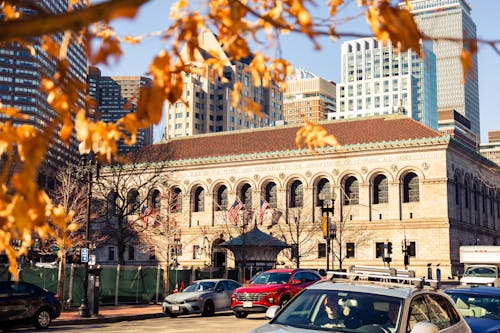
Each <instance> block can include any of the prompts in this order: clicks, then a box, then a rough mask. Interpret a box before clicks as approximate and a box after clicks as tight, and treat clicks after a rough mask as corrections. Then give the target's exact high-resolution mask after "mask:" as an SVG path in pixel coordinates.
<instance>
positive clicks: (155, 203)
mask: <svg viewBox="0 0 500 333" xmlns="http://www.w3.org/2000/svg"><path fill="white" fill-rule="evenodd" d="M149 200H150V201H149V207H151V208H153V209H155V210H159V209H160V205H161V203H160V201H161V194H160V191H159V190H157V189H155V190H153V191H152V192H151V195H150V197H149Z"/></svg>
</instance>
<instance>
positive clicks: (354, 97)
mask: <svg viewBox="0 0 500 333" xmlns="http://www.w3.org/2000/svg"><path fill="white" fill-rule="evenodd" d="M423 51H424V54H425V57H424V58H423V59H420V58H419V57H418V56H417V54H416V53H415V52H413V51H410V50H409V51H407V52H397V51H396V50H395V49H394V48H393V46H392V45H391V44H390V43H389V44H387V45H384V44H383V43H382V42H380V41H378V40H376V39H375V38H362V39H357V40H353V41H349V42H345V43H343V44H342V47H341V57H342V59H341V62H342V82H341V83H339V84H338V85H337V101H338V110H337V112H335V113H333V114H331V117H330V119H344V118H357V117H363V116H370V115H382V114H392V113H402V114H407V115H408V116H409V117H411V118H413V119H415V120H417V121H419V122H421V123H422V124H424V125H426V126H429V127H431V128H433V129H437V125H438V124H437V104H436V101H437V95H436V94H437V90H436V89H437V87H436V76H435V57H434V54H433V53H432V51H431V47H430V46H429V44H428V43H424V44H423Z"/></svg>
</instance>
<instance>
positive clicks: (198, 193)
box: [193, 186, 205, 212]
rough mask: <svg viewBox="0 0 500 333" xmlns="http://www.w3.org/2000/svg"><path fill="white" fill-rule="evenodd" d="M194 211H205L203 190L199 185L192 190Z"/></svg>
mask: <svg viewBox="0 0 500 333" xmlns="http://www.w3.org/2000/svg"><path fill="white" fill-rule="evenodd" d="M193 208H194V209H193V211H194V212H203V211H205V190H204V189H203V187H201V186H199V187H197V188H196V190H195V191H194V207H193Z"/></svg>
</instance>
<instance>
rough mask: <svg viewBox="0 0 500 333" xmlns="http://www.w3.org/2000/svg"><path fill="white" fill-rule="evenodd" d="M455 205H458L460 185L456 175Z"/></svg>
mask: <svg viewBox="0 0 500 333" xmlns="http://www.w3.org/2000/svg"><path fill="white" fill-rule="evenodd" d="M455 204H457V205H459V204H460V184H459V182H458V176H457V175H455Z"/></svg>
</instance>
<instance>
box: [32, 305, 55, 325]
mask: <svg viewBox="0 0 500 333" xmlns="http://www.w3.org/2000/svg"><path fill="white" fill-rule="evenodd" d="M51 320H52V319H51V318H50V312H49V310H47V309H40V310H38V312H37V313H36V315H35V317H34V321H33V324H34V325H35V327H36V328H47V327H49V325H50V322H51Z"/></svg>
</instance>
